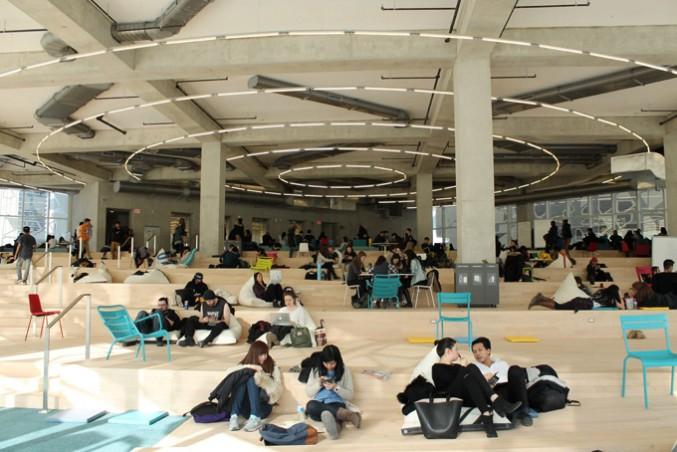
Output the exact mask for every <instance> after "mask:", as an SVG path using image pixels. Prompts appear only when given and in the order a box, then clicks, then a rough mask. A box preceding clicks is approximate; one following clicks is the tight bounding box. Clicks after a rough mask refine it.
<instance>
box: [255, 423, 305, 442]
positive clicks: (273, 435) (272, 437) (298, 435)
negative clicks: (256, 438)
mask: <svg viewBox="0 0 677 452" xmlns="http://www.w3.org/2000/svg"><path fill="white" fill-rule="evenodd" d="M259 433H260V434H261V439H260V441H263V444H265V445H266V446H293V445H312V444H317V439H318V438H317V430H315V428H314V427H312V426H310V425H308V424H306V423H303V422H299V423H298V424H294V425H292V426H291V427H289V428H282V427H279V426H277V425H275V424H265V425H264V426H263V427H261V429H260V430H259Z"/></svg>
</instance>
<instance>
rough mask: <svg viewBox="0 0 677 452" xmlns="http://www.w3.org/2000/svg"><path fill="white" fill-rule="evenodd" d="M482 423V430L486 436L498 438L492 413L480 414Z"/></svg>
mask: <svg viewBox="0 0 677 452" xmlns="http://www.w3.org/2000/svg"><path fill="white" fill-rule="evenodd" d="M480 420H481V421H482V425H483V426H484V431H485V432H486V434H487V438H498V433H496V426H495V425H494V415H493V414H487V415H485V414H483V415H481V416H480Z"/></svg>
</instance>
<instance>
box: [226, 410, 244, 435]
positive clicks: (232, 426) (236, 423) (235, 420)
mask: <svg viewBox="0 0 677 452" xmlns="http://www.w3.org/2000/svg"><path fill="white" fill-rule="evenodd" d="M241 428H242V426H241V425H240V417H239V416H238V415H237V414H231V415H230V422H229V423H228V430H230V431H231V432H235V431H238V430H240V429H241Z"/></svg>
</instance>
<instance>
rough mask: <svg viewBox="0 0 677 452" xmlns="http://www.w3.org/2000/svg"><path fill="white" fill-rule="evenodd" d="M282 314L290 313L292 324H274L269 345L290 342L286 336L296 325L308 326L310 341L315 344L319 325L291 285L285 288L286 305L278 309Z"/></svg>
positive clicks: (269, 336)
mask: <svg viewBox="0 0 677 452" xmlns="http://www.w3.org/2000/svg"><path fill="white" fill-rule="evenodd" d="M278 312H280V313H281V314H289V320H290V321H291V325H273V327H272V329H271V330H270V332H269V333H268V337H267V340H268V347H270V348H272V346H273V345H280V344H282V345H286V344H288V343H290V340H291V339H289V340H287V341H285V338H287V337H288V336H289V333H291V331H292V329H293V328H294V327H301V328H308V330H309V331H310V333H311V334H310V341H311V342H312V344H313V347H314V346H315V345H316V343H315V335H314V334H313V333H314V332H315V329H316V328H317V325H316V324H315V322H313V319H312V317H311V316H310V314H309V313H308V311H307V310H306V308H304V307H303V303H301V300H299V297H298V295H296V292H295V291H294V289H293V288H291V287H285V288H284V306H282V307H281V308H280V310H279V311H278Z"/></svg>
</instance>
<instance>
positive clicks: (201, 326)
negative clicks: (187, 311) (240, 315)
mask: <svg viewBox="0 0 677 452" xmlns="http://www.w3.org/2000/svg"><path fill="white" fill-rule="evenodd" d="M202 297H203V299H204V302H203V303H202V306H201V307H200V316H199V317H197V316H193V317H190V318H189V319H188V320H186V323H185V326H184V328H183V331H182V333H183V336H184V339H183V340H182V341H180V342H179V345H180V346H181V347H192V346H194V345H195V339H194V338H193V336H194V334H195V330H210V333H209V336H207V337H206V338H205V340H203V341H202V342H200V348H203V347H206V346H208V345H210V344H211V343H212V341H213V340H214V339H216V338H217V336H218V335H219V334H221V332H223V331H224V330H227V329H228V328H229V326H230V318H231V317H230V316H231V314H234V310H232V308H231V307H230V305H229V304H228V302H227V301H226V300H224V299H223V298H221V297H217V296H216V294H215V293H214V292H212V291H211V290H206V291H205V292H204V293H203V294H202Z"/></svg>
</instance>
